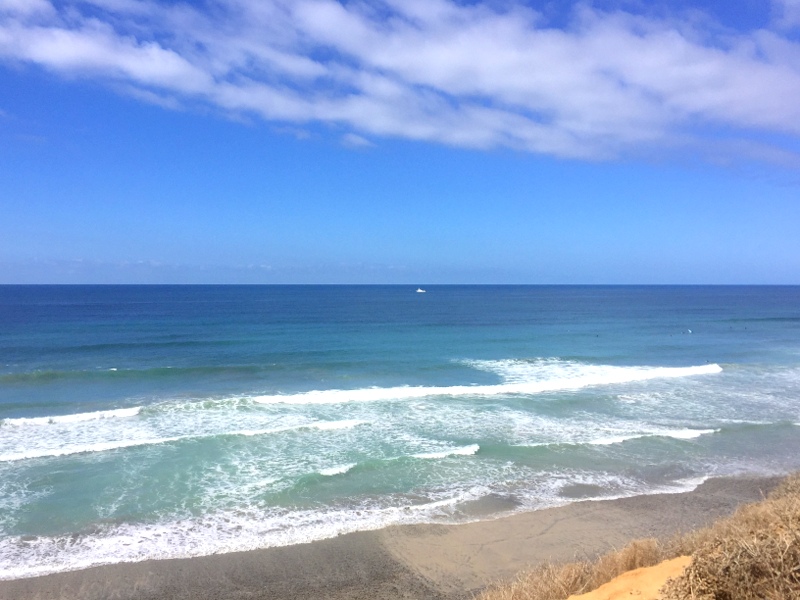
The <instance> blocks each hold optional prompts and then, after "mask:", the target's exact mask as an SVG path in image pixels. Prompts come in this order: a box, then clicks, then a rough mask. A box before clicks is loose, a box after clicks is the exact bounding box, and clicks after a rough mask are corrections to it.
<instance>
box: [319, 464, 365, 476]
mask: <svg viewBox="0 0 800 600" xmlns="http://www.w3.org/2000/svg"><path fill="white" fill-rule="evenodd" d="M355 466H356V463H350V464H349V465H338V466H335V467H330V468H328V469H320V472H319V474H320V475H325V476H326V477H333V476H334V475H344V474H345V473H347V472H348V471H349V470H350V469H352V468H353V467H355Z"/></svg>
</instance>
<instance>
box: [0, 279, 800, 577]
mask: <svg viewBox="0 0 800 600" xmlns="http://www.w3.org/2000/svg"><path fill="white" fill-rule="evenodd" d="M798 392H800V287H748V286H742V287H727V286H726V287H698V286H663V287H661V286H642V287H636V286H620V287H615V286H608V287H606V286H431V287H428V288H427V292H426V293H424V294H423V293H417V292H416V291H415V288H410V287H407V286H0V578H15V577H22V576H25V575H31V574H36V573H44V572H52V571H59V570H67V569H74V568H80V567H82V566H87V565H91V564H102V563H109V562H119V561H131V560H143V559H147V558H159V557H173V556H194V555H202V554H209V553H214V552H223V551H232V550H241V549H247V548H256V547H264V546H271V545H279V544H287V543H296V542H301V541H306V540H310V539H318V538H322V537H328V536H332V535H336V534H337V533H340V532H343V531H351V530H356V529H369V528H375V527H380V526H384V525H387V524H391V523H402V522H424V521H437V522H439V521H443V522H455V521H463V520H469V519H475V518H490V517H492V516H495V515H497V514H500V513H502V512H504V511H508V510H534V509H536V508H541V507H544V506H551V505H554V504H560V503H565V502H569V501H573V500H575V499H584V498H594V497H598V498H600V497H615V496H624V495H632V494H642V493H653V492H659V491H678V490H683V489H690V488H692V487H693V486H695V485H697V483H699V482H700V481H702V480H703V479H704V478H707V477H709V476H713V475H729V474H737V473H759V474H764V473H784V472H787V471H789V470H793V469H797V468H798V466H800V458H798V457H800V426H799V425H798V423H800V394H798Z"/></svg>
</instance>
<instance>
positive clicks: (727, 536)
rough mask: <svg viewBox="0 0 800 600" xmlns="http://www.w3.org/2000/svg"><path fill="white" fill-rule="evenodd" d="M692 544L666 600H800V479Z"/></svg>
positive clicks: (791, 480)
mask: <svg viewBox="0 0 800 600" xmlns="http://www.w3.org/2000/svg"><path fill="white" fill-rule="evenodd" d="M691 543H693V544H695V548H694V551H693V552H692V562H691V564H690V565H689V567H687V569H686V571H684V573H683V575H682V576H681V577H678V578H676V579H675V580H673V581H671V582H669V583H668V584H667V585H666V586H665V588H664V590H663V594H664V598H665V600H751V599H752V600H756V599H759V600H765V599H769V600H787V599H799V598H800V476H799V475H794V476H792V477H789V478H787V479H786V480H785V481H784V482H783V483H782V484H781V485H780V486H778V488H776V489H775V491H773V493H772V494H770V496H769V497H768V499H767V500H764V501H762V502H759V503H757V504H749V505H745V506H743V507H741V508H740V509H739V510H738V511H737V512H736V513H735V514H734V515H733V516H732V517H730V518H728V519H723V520H721V521H718V522H717V523H715V524H714V525H712V526H711V527H710V528H708V529H707V530H705V531H703V532H700V533H699V534H698V535H697V536H696V538H695V539H694V540H692V542H691Z"/></svg>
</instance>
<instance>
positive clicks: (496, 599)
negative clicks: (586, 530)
mask: <svg viewBox="0 0 800 600" xmlns="http://www.w3.org/2000/svg"><path fill="white" fill-rule="evenodd" d="M665 551H666V547H665V546H663V545H662V544H661V543H659V542H658V541H657V540H654V539H647V540H636V541H634V542H631V543H630V544H628V545H627V546H625V547H624V548H623V549H622V550H619V551H617V552H612V553H610V554H606V555H605V556H603V557H601V558H600V559H599V560H597V561H596V562H594V563H592V562H588V561H584V562H574V563H567V564H563V565H555V564H552V563H546V564H544V565H542V566H540V567H538V568H536V569H532V570H530V571H526V572H524V573H522V574H521V575H520V576H519V577H518V578H517V579H516V580H515V581H513V582H511V583H508V584H504V585H500V586H497V587H495V588H493V589H491V590H489V591H488V592H486V593H484V594H483V595H482V596H481V600H564V599H565V598H568V597H569V596H571V595H572V594H583V593H584V592H588V591H591V590H593V589H596V588H598V587H600V586H601V585H603V584H604V583H607V582H609V581H611V580H612V579H614V578H615V577H617V576H619V575H621V574H622V573H625V572H627V571H632V570H633V569H638V568H639V567H651V566H653V565H656V564H658V563H659V562H661V561H662V560H664V559H665V558H666V557H665V554H664V553H665Z"/></svg>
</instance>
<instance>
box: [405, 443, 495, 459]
mask: <svg viewBox="0 0 800 600" xmlns="http://www.w3.org/2000/svg"><path fill="white" fill-rule="evenodd" d="M480 449H481V447H480V446H479V445H478V444H472V445H470V446H464V447H462V448H450V449H448V450H442V451H440V452H422V453H420V454H414V458H424V459H437V458H447V457H448V456H471V455H473V454H476V453H477V452H478V450H480Z"/></svg>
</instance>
